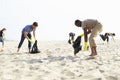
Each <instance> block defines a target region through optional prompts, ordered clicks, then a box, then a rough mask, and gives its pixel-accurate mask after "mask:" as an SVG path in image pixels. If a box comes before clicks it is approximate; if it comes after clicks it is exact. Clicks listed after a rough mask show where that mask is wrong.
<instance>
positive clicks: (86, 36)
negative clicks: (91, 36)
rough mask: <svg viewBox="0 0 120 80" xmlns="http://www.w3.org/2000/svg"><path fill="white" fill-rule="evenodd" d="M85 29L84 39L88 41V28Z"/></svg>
mask: <svg viewBox="0 0 120 80" xmlns="http://www.w3.org/2000/svg"><path fill="white" fill-rule="evenodd" d="M83 31H84V41H85V42H87V41H88V34H87V29H86V28H84V29H83Z"/></svg>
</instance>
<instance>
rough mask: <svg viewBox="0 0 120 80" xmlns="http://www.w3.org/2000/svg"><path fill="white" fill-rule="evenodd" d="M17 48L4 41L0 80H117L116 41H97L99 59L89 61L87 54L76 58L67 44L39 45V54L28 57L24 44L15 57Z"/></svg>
mask: <svg viewBox="0 0 120 80" xmlns="http://www.w3.org/2000/svg"><path fill="white" fill-rule="evenodd" d="M17 45H18V42H15V41H7V42H5V48H4V51H3V52H0V80H120V51H119V50H120V41H119V40H117V41H116V42H113V41H110V43H109V44H107V43H104V42H102V41H97V45H98V47H97V51H98V56H96V58H95V59H91V60H86V59H87V58H88V55H90V51H86V52H83V51H80V52H79V53H78V54H77V56H76V57H75V56H74V55H73V48H72V46H71V45H70V44H68V43H67V41H66V42H65V41H46V42H38V47H39V49H40V51H41V53H38V54H29V53H28V52H27V51H28V49H27V43H25V42H24V45H23V46H22V48H21V50H20V52H19V53H16V50H17ZM0 47H1V46H0ZM83 53H84V57H82V58H81V57H80V56H82V55H83Z"/></svg>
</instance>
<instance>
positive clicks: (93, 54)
mask: <svg viewBox="0 0 120 80" xmlns="http://www.w3.org/2000/svg"><path fill="white" fill-rule="evenodd" d="M95 55H97V53H91V55H89V56H95Z"/></svg>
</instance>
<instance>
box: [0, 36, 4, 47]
mask: <svg viewBox="0 0 120 80" xmlns="http://www.w3.org/2000/svg"><path fill="white" fill-rule="evenodd" d="M0 42H2V46H3V47H4V40H3V38H2V37H0Z"/></svg>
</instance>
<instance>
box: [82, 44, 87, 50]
mask: <svg viewBox="0 0 120 80" xmlns="http://www.w3.org/2000/svg"><path fill="white" fill-rule="evenodd" d="M83 50H84V51H86V50H87V42H84V46H83Z"/></svg>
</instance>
